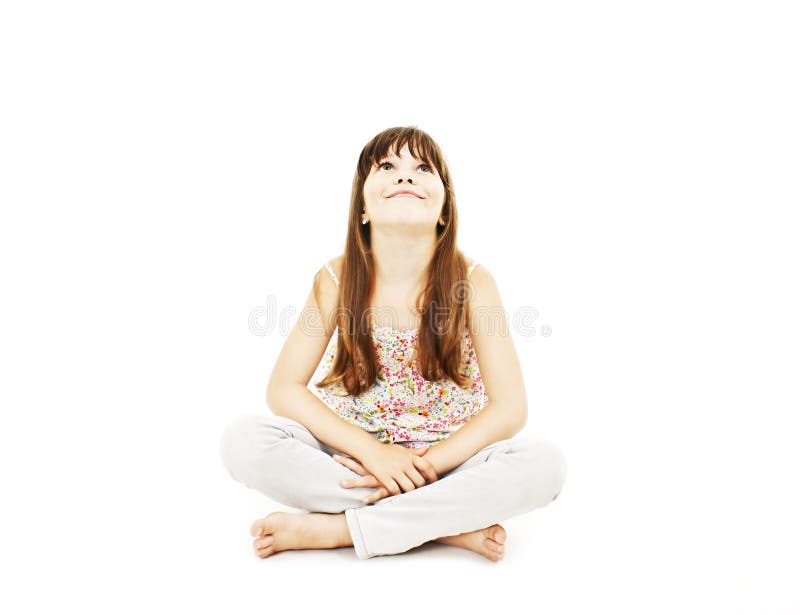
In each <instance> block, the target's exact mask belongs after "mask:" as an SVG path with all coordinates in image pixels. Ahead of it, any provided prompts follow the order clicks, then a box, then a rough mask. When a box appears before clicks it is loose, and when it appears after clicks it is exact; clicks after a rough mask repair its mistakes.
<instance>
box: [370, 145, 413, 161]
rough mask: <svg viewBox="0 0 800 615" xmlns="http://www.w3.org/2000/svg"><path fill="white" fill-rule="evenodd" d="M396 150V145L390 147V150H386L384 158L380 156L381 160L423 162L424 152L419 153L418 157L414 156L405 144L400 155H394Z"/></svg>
mask: <svg viewBox="0 0 800 615" xmlns="http://www.w3.org/2000/svg"><path fill="white" fill-rule="evenodd" d="M394 148H395V145H394V144H392V145H390V146H389V149H387V150H386V153H385V154H384V155H383V156H380V157H381V158H413V159H414V160H420V161H422V160H423V158H421V156H422V152H417V156H413V155H412V154H411V150H410V149H409V147H408V144H405V145H403V147H401V148H400V150H399V151H400V153H399V155H398V154H395V153H394Z"/></svg>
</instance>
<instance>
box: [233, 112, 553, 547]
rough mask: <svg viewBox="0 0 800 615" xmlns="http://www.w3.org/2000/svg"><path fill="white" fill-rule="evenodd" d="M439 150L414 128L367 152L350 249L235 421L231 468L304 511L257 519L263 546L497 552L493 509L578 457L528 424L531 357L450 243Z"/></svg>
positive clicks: (446, 181) (476, 272)
mask: <svg viewBox="0 0 800 615" xmlns="http://www.w3.org/2000/svg"><path fill="white" fill-rule="evenodd" d="M457 223H458V215H457V210H456V202H455V195H454V193H453V186H452V182H451V179H450V173H449V170H448V168H447V164H446V162H445V159H444V156H443V155H442V152H441V150H440V148H439V146H438V145H437V144H436V143H435V142H434V141H433V139H431V137H430V136H429V135H428V134H427V133H425V132H423V131H421V130H419V129H418V128H416V127H403V128H390V129H388V130H385V131H383V132H381V133H380V134H378V135H376V136H375V137H374V138H373V139H372V140H370V141H369V143H367V145H366V146H365V147H364V149H363V150H362V151H361V155H360V157H359V159H358V165H357V168H356V174H355V178H354V180H353V191H352V195H351V200H350V212H349V224H348V229H347V238H346V245H345V251H344V254H343V255H341V256H339V257H337V258H334V259H332V260H331V261H330V262H328V263H326V264H325V266H324V267H321V268H320V270H319V271H318V272H317V275H316V276H315V278H314V283H313V287H312V289H311V291H310V293H309V295H308V298H307V301H306V304H305V306H304V308H303V311H302V313H301V314H300V316H299V318H298V319H297V322H296V324H295V326H294V328H293V329H292V331H291V333H290V334H289V337H288V338H287V340H286V342H285V344H284V346H283V348H282V350H281V353H280V355H279V357H278V359H277V362H276V364H275V367H274V369H273V371H272V374H271V376H270V380H269V385H268V387H267V404H268V406H269V408H270V409H271V410H272V412H273V413H274V414H273V415H270V414H247V415H243V416H240V417H238V418H237V419H236V420H234V421H233V422H232V423H231V424H230V425H229V426H228V428H227V429H226V430H225V433H224V435H223V438H222V442H221V454H222V458H223V462H224V464H225V467H226V468H227V470H228V472H229V473H230V475H231V477H233V478H234V479H235V480H237V481H240V482H242V483H243V484H245V485H246V486H248V487H250V488H253V489H257V490H258V491H260V492H262V493H264V494H265V495H267V496H268V497H270V498H272V499H274V500H275V501H277V502H280V503H282V504H285V505H287V506H290V507H293V508H298V509H300V510H305V511H309V512H306V513H285V512H273V513H270V514H268V515H267V516H266V517H264V518H262V519H258V520H256V521H255V522H254V523H253V524H252V526H251V528H250V530H251V535H253V536H255V541H254V543H253V544H254V548H255V552H256V554H257V555H258V556H259V557H268V556H270V555H272V554H274V553H277V552H279V551H284V550H287V549H325V548H337V547H346V546H352V547H354V549H355V553H356V556H357V557H358V558H360V559H367V558H370V557H374V556H377V555H389V554H395V553H403V552H405V551H408V550H409V549H411V548H413V547H416V546H418V545H421V544H423V543H425V542H427V541H430V540H435V541H438V542H443V543H446V544H451V545H455V546H459V547H463V548H467V549H471V550H473V551H476V552H477V553H480V554H481V555H484V556H485V557H487V558H489V559H490V560H492V561H498V560H500V559H501V558H502V556H503V547H504V543H505V541H506V531H505V529H504V528H503V527H502V526H500V525H499V522H500V521H502V520H504V519H508V518H510V517H514V516H517V515H520V514H523V513H526V512H528V511H530V510H533V509H535V508H540V507H542V506H545V505H547V504H549V503H550V502H551V501H552V500H554V499H555V498H556V496H557V495H558V494H559V492H560V491H561V488H562V486H563V484H564V481H565V478H566V473H567V465H566V462H565V460H564V457H563V455H562V454H561V452H560V451H559V449H558V448H557V447H556V446H554V445H553V444H552V443H551V442H549V441H547V440H544V439H542V438H538V437H537V438H521V437H515V435H516V434H517V433H518V432H519V431H520V430H521V429H522V428H523V427H524V426H525V423H526V420H527V400H526V394H525V387H524V383H523V376H522V370H521V368H520V364H519V361H518V359H517V353H516V351H515V349H514V344H513V341H512V338H511V336H510V333H509V331H508V321H507V318H506V314H505V310H504V309H503V306H502V302H501V299H500V296H499V293H498V290H497V286H496V284H495V281H494V278H493V277H492V275H491V274H490V273H489V272H488V271H487V270H486V268H485V267H482V266H476V265H477V263H475V262H470V259H467V258H465V257H464V255H463V254H462V253H461V252H460V250H459V249H458V247H457V244H456V230H457Z"/></svg>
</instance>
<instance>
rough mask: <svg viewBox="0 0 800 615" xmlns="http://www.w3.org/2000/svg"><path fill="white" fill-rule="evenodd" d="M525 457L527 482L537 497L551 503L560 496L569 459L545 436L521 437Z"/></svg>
mask: <svg viewBox="0 0 800 615" xmlns="http://www.w3.org/2000/svg"><path fill="white" fill-rule="evenodd" d="M517 448H518V450H520V452H521V454H522V456H523V458H524V459H525V464H524V465H525V469H526V472H525V475H526V478H525V482H526V484H527V485H528V486H529V487H530V488H532V489H533V490H534V492H535V496H536V497H537V499H543V500H544V501H545V502H544V503H549V502H552V501H553V500H555V499H556V498H557V497H558V494H559V493H560V492H561V489H562V488H563V486H564V482H565V481H566V478H567V460H566V458H565V456H564V453H563V452H562V451H561V449H560V448H559V447H558V446H556V445H555V444H554V443H553V442H551V441H549V440H546V439H544V438H521V439H519V441H518V443H517Z"/></svg>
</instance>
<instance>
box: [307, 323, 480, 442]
mask: <svg viewBox="0 0 800 615" xmlns="http://www.w3.org/2000/svg"><path fill="white" fill-rule="evenodd" d="M418 334H419V330H418V329H409V330H405V331H400V330H397V329H393V328H391V327H382V326H377V325H374V324H373V327H372V338H373V343H374V344H375V349H376V351H377V354H378V357H379V373H378V379H377V380H376V381H375V383H374V384H373V385H372V386H371V387H370V388H369V389H367V390H366V391H364V392H363V393H362V394H361V395H358V396H351V395H349V394H348V393H347V390H346V389H345V388H344V386H343V385H342V384H341V383H337V384H334V385H330V386H327V387H323V388H319V387H317V386H315V384H314V383H315V382H319V381H320V380H322V378H323V377H324V376H325V375H327V374H328V373H329V372H330V369H331V367H332V365H333V362H334V359H335V358H336V350H337V339H338V329H337V330H336V331H334V333H333V335H332V336H331V339H330V341H329V342H328V346H327V348H326V350H325V354H324V355H323V358H322V360H321V361H320V364H319V366H318V367H317V369H316V371H315V373H314V376H313V378H312V380H311V382H310V383H309V385H308V388H309V389H310V390H311V392H312V393H314V394H315V395H316V396H317V397H318V398H319V399H320V400H322V401H323V402H324V403H325V404H326V405H327V406H328V407H329V408H331V409H332V410H333V411H334V412H336V414H338V415H339V416H340V417H341V418H343V419H344V420H346V421H347V422H349V423H352V424H354V425H358V426H359V427H361V428H362V429H364V430H365V431H367V432H369V433H371V434H372V435H373V436H374V437H375V438H377V439H378V440H380V441H381V442H384V443H394V444H400V445H402V446H406V447H419V446H424V445H434V444H436V443H437V442H441V441H442V440H445V439H446V438H447V437H448V436H450V435H451V434H452V433H454V432H455V431H457V430H458V429H460V428H461V427H462V426H463V425H464V424H465V423H466V422H467V421H468V420H469V419H470V418H471V417H472V416H473V415H475V414H477V413H478V412H480V411H481V410H482V409H483V407H484V406H486V404H487V403H488V401H489V400H488V397H487V395H486V391H485V389H484V386H483V380H482V379H481V374H480V369H479V368H478V360H477V356H476V354H475V349H474V347H473V344H472V338H471V337H470V335H469V333H468V332H467V331H465V332H464V335H463V338H462V345H461V347H462V363H461V373H462V374H464V375H466V376H467V377H468V378H470V380H471V383H470V384H469V385H468V387H467V388H463V389H462V388H461V387H459V386H458V385H457V384H456V383H455V382H454V381H453V380H452V379H451V378H443V379H441V380H437V381H427V380H425V378H423V376H422V374H420V373H419V371H418V370H417V363H416V360H415V354H416V348H415V344H416V340H417V337H418Z"/></svg>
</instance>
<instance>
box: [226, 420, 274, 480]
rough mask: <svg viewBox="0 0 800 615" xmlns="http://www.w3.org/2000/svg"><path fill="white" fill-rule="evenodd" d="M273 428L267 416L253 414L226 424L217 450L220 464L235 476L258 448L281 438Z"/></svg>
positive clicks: (255, 453) (254, 454)
mask: <svg viewBox="0 0 800 615" xmlns="http://www.w3.org/2000/svg"><path fill="white" fill-rule="evenodd" d="M273 427H274V426H273V424H272V421H271V417H270V416H269V415H266V414H255V413H249V414H242V415H240V416H238V417H236V418H235V419H234V420H233V421H231V422H230V423H229V424H228V426H227V427H226V428H225V430H224V432H223V434H222V438H221V440H220V447H219V450H220V455H221V457H222V463H223V464H224V465H225V467H226V468H227V469H228V470H229V471H230V472H231V474H233V475H237V474H238V469H239V467H240V466H241V464H242V463H246V462H247V461H248V460H252V459H253V458H254V456H256V455H257V453H258V450H259V449H260V448H262V447H263V446H265V445H266V444H268V443H269V442H270V441H271V440H273V439H277V438H280V437H281V435H282V432H281V431H280V430H274V429H273ZM273 432H274V433H273ZM283 435H285V434H283Z"/></svg>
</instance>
